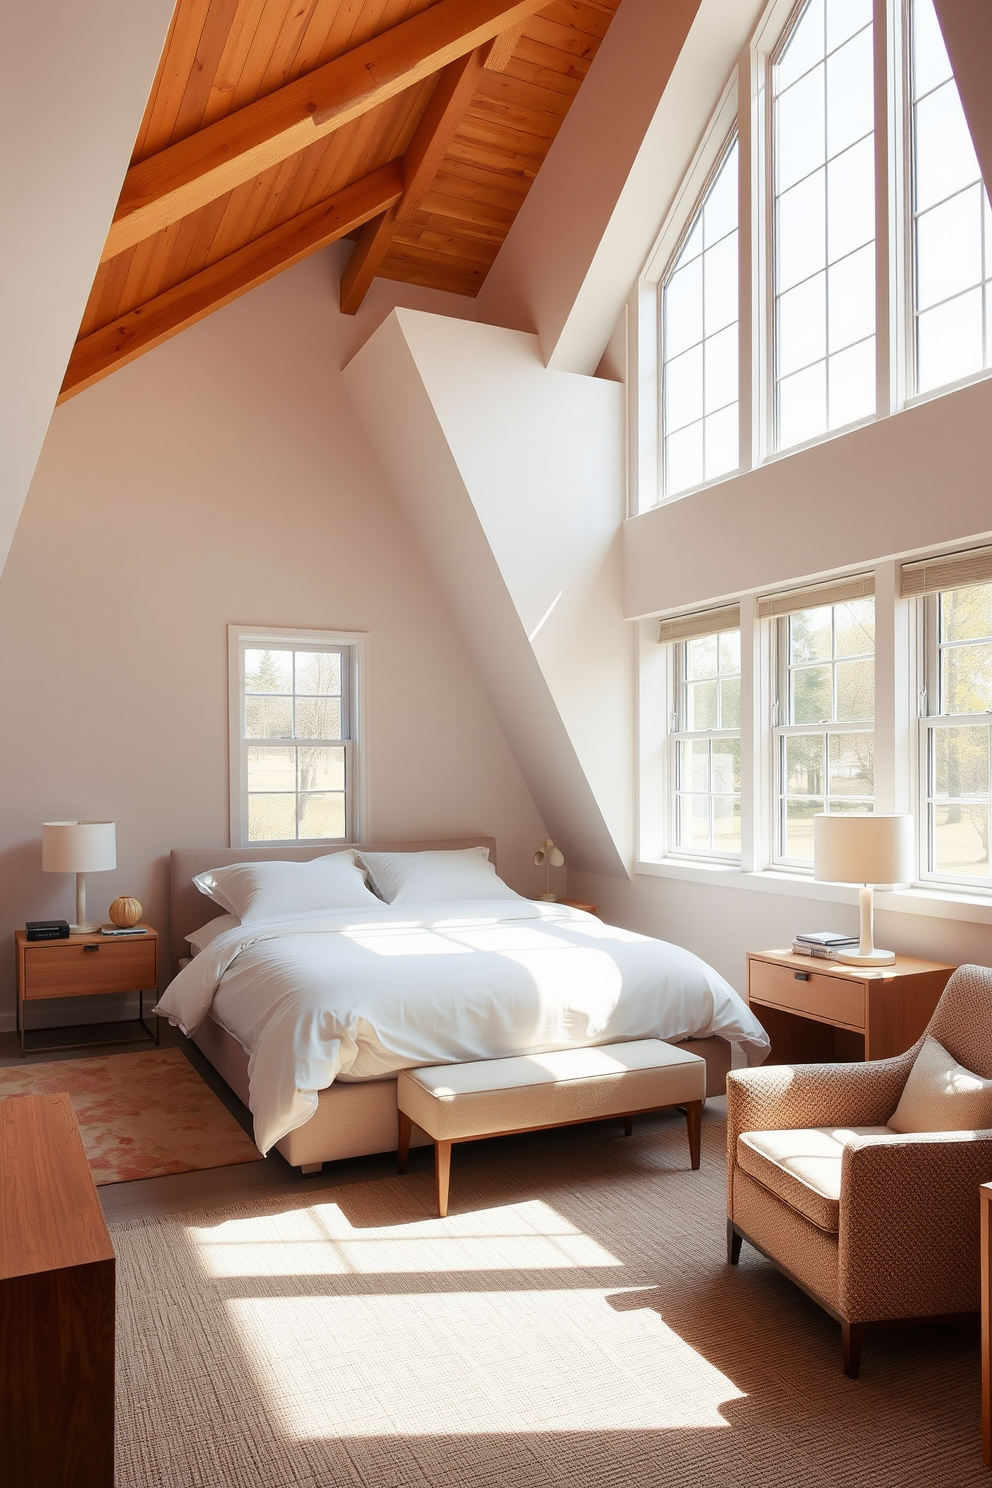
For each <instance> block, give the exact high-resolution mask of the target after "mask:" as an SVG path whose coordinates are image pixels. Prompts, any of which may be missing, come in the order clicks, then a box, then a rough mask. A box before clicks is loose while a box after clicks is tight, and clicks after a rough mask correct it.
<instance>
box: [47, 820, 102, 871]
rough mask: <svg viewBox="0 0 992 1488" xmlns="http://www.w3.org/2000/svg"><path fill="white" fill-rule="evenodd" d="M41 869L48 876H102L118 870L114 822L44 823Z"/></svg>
mask: <svg viewBox="0 0 992 1488" xmlns="http://www.w3.org/2000/svg"><path fill="white" fill-rule="evenodd" d="M41 866H42V868H43V869H44V870H45V872H46V873H101V872H104V871H105V870H106V869H108V868H116V867H117V829H116V826H115V824H114V822H101V821H100V822H80V821H72V822H43V823H42V826H41Z"/></svg>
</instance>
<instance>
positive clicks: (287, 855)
mask: <svg viewBox="0 0 992 1488" xmlns="http://www.w3.org/2000/svg"><path fill="white" fill-rule="evenodd" d="M473 848H474V849H479V848H482V849H485V850H486V851H487V852H488V855H489V858H490V859H491V860H492V862H493V863H494V864H495V858H496V844H495V841H494V839H492V838H488V837H473V838H467V839H456V840H444V841H434V842H418V843H378V844H375V845H374V846H372V847H366V848H362V847H358V848H356V849H355V851H357V852H362V851H365V852H375V853H414V852H427V851H438V850H442V851H454V852H459V851H464V850H465V849H473ZM331 851H333V849H331ZM327 853H328V847H327V846H326V844H324V845H315V846H313V847H292V848H263V847H259V848H177V849H174V850H173V852H172V854H171V909H172V930H171V952H172V964H173V967H174V968H178V967H181V966H182V967H186V968H187V969H185V970H184V971H183V973H182V975H181V976H180V977H179V978H178V981H174V982H173V984H172V985H171V986H170V988H169V989H168V990H167V992H166V993H165V994H164V995H163V999H162V1001H161V1002H160V1004H159V1007H160V1009H161V1011H162V1014H163V1015H164V1016H168V1017H170V1018H171V1019H172V1020H173V1021H176V1022H178V1023H179V1025H180V1027H183V1028H184V1029H185V1028H186V1027H187V1026H189V1033H190V1036H191V1037H192V1039H193V1041H194V1042H195V1044H196V1045H197V1047H198V1048H199V1049H200V1051H201V1052H202V1053H203V1055H204V1056H205V1057H206V1058H207V1059H208V1060H209V1061H210V1063H211V1064H212V1065H213V1067H214V1068H215V1069H216V1070H217V1072H218V1073H219V1074H220V1075H221V1076H222V1078H223V1079H224V1080H225V1081H226V1082H227V1084H228V1085H229V1086H230V1087H231V1089H232V1090H233V1091H234V1092H235V1094H236V1095H237V1096H238V1098H239V1099H240V1100H241V1101H243V1102H244V1104H245V1105H246V1106H248V1107H249V1109H252V1110H253V1112H254V1113H255V1118H256V1134H258V1126H259V1119H260V1117H259V1111H258V1109H257V1108H258V1106H259V1098H258V1090H259V1078H260V1077H259V1075H258V1057H259V1056H258V1054H257V1044H258V1039H257V1038H256V1036H255V1035H254V1034H252V1033H249V1031H248V1026H247V1023H246V1022H244V1021H243V1025H239V1024H238V1021H237V1016H232V1015H231V999H230V996H229V995H228V1002H227V1007H226V1008H225V1009H223V1016H221V1015H218V1013H217V1010H216V1008H215V1005H214V1002H213V1000H212V999H211V998H210V997H209V996H208V993H209V986H210V985H211V983H212V978H213V977H214V975H217V977H218V982H217V989H216V990H217V1003H218V1004H221V1003H222V997H221V992H222V988H224V987H225V985H226V983H225V978H226V979H227V983H230V982H231V980H232V978H233V979H234V980H235V981H236V979H237V975H238V971H237V968H238V966H239V965H240V966H242V967H244V966H246V965H248V964H249V963H250V962H251V960H252V957H253V956H255V957H256V958H257V959H259V960H260V961H261V962H262V963H266V964H268V965H269V966H274V965H275V962H276V960H277V959H278V957H279V956H282V957H283V958H284V959H285V956H286V954H287V951H288V948H289V947H291V946H292V947H293V948H294V949H296V948H297V947H303V948H304V949H305V951H306V952H307V953H308V954H309V955H310V956H311V957H312V956H313V955H316V954H318V949H319V954H320V955H321V956H323V955H324V954H325V951H324V949H323V947H324V945H325V943H326V946H327V952H326V953H327V954H330V953H331V952H332V951H333V952H335V954H337V953H338V950H339V942H340V941H341V931H342V930H343V929H345V928H346V927H345V926H344V925H343V923H339V922H338V921H337V920H335V919H334V918H333V917H331V918H328V919H326V920H325V919H323V918H321V917H314V923H312V924H311V923H308V924H307V925H306V927H305V929H306V930H307V931H308V932H312V933H309V934H308V935H307V936H304V935H303V934H302V933H297V930H298V929H299V928H300V927H297V926H294V925H286V924H283V925H281V926H280V925H275V924H274V922H266V927H265V933H264V934H263V933H262V931H261V927H259V933H258V935H257V936H256V937H255V940H256V942H257V943H256V944H253V945H252V947H251V948H250V950H249V949H244V950H242V949H241V948H240V945H239V946H235V945H234V942H235V941H236V940H238V935H237V934H236V933H235V932H229V933H228V934H225V935H221V936H219V937H218V938H217V940H216V941H214V942H213V944H212V945H211V946H210V947H209V956H212V957H214V960H215V965H216V967H217V968H224V967H227V970H226V971H225V970H223V969H221V970H219V971H218V972H216V973H215V972H214V971H210V972H209V975H208V968H207V967H206V965H205V964H204V963H205V962H206V961H207V959H208V954H207V953H203V952H201V956H200V957H198V958H197V964H196V965H195V966H193V967H192V968H189V966H188V955H189V946H188V944H187V937H188V936H190V935H191V934H193V933H194V932H195V931H196V930H198V929H199V928H200V927H202V926H204V925H205V924H206V923H207V922H208V921H211V920H212V919H213V918H214V917H216V916H220V915H222V914H223V913H224V910H223V908H222V906H221V905H219V904H216V903H214V902H212V900H210V899H208V898H205V897H204V895H203V894H202V893H201V892H199V891H198V890H197V888H196V887H195V885H194V883H193V879H194V877H195V876H196V875H198V874H201V873H203V872H204V871H206V870H208V869H212V868H224V867H226V866H228V865H232V864H236V863H252V862H273V861H288V862H297V863H309V862H312V861H313V860H314V859H316V858H323V857H325V856H326V855H327ZM307 871H308V872H309V871H310V870H307ZM412 908H413V907H411V908H410V909H407V910H406V912H405V914H401V913H400V911H398V910H397V909H396V908H395V907H391V906H388V905H380V906H378V910H381V911H382V913H381V914H379V913H378V912H373V913H372V914H371V919H373V920H376V921H379V920H381V921H384V922H385V923H386V927H387V928H389V929H393V930H394V929H395V926H394V924H393V922H395V921H397V920H398V919H402V920H403V921H404V923H405V922H406V921H407V920H408V919H409V918H410V915H411V913H412ZM486 908H487V910H488V911H490V918H489V919H487V921H486V925H487V927H490V928H489V933H490V934H492V933H494V932H493V931H492V928H491V926H492V923H493V922H494V920H495V918H496V916H497V915H498V916H499V917H500V921H499V923H500V926H502V923H503V921H502V916H504V915H505V916H506V917H507V918H508V920H509V921H510V922H511V926H512V928H514V931H515V933H516V934H517V935H518V936H525V937H526V936H530V937H531V938H533V936H534V935H535V934H536V935H540V936H543V937H544V938H545V939H547V938H548V936H549V935H553V936H556V937H557V938H558V939H560V940H562V941H568V942H575V941H576V940H578V941H579V942H580V943H584V942H583V937H585V941H589V938H590V937H599V940H600V942H602V940H603V937H604V936H607V937H608V935H612V934H614V932H613V931H611V930H608V929H607V927H603V926H602V925H601V924H600V922H599V921H595V920H592V917H590V916H588V915H584V914H582V912H581V911H574V910H564V909H563V908H562V907H560V906H553V907H549V906H546V905H544V906H542V905H541V904H540V903H537V902H533V901H526V900H521V901H519V902H518V905H514V904H512V903H510V904H508V905H504V906H502V907H500V906H496V907H493V906H486ZM438 912H439V911H437V910H436V909H435V910H432V911H431V913H432V914H434V915H435V921H432V922H431V924H432V925H433V924H434V923H435V922H436V916H437V913H438ZM424 913H425V914H426V913H427V911H426V910H425V911H424ZM353 918H354V917H353ZM525 919H526V920H527V923H526V924H524V923H523V921H524V920H525ZM581 921H585V922H590V921H591V923H586V924H585V925H582V924H581V923H580V922H581ZM418 928H421V929H422V927H418ZM347 929H348V930H351V929H352V927H351V926H348V927H347ZM376 930H377V931H378V932H379V933H380V934H384V933H386V929H385V928H384V929H382V930H380V928H379V926H378V924H377V925H376ZM291 932H292V933H291ZM424 933H427V934H430V933H433V932H432V931H431V930H430V928H428V930H427V931H426V932H424ZM615 934H616V935H618V936H623V937H624V938H625V939H626V940H628V941H637V942H647V943H648V944H649V945H650V946H652V947H654V946H661V944H662V943H661V942H650V941H648V938H647V937H637V936H632V935H630V934H629V933H628V932H620V931H617V932H615ZM280 936H285V937H287V938H285V939H279V938H278V937H280ZM464 938H465V937H464V936H463V937H462V939H463V940H464ZM353 939H354V936H352V937H351V940H353ZM262 941H264V942H265V944H264V945H263V944H262ZM350 944H351V942H350V941H349V943H348V945H349V949H350ZM228 945H229V949H228V950H227V952H226V953H225V952H224V947H225V946H228ZM473 945H474V943H473ZM218 948H219V949H218ZM607 949H609V948H607ZM668 949H669V950H670V951H671V952H672V954H674V955H678V956H681V957H683V958H686V957H689V953H687V952H681V951H679V950H678V948H675V947H671V948H668ZM602 954H603V947H602V945H601V944H597V945H596V946H595V947H594V948H593V949H592V950H590V952H589V955H594V956H601V955H602ZM239 956H240V961H239V960H238V959H237V958H238V957H239ZM468 959H469V960H471V957H469V958H468ZM420 960H421V961H423V958H420ZM491 960H492V957H491V956H490V961H491ZM689 960H691V961H695V960H696V958H693V957H689ZM433 964H434V965H435V966H437V967H439V968H440V969H441V971H442V972H444V973H447V974H448V975H449V977H450V974H451V967H452V966H453V964H454V963H453V962H451V961H450V960H449V959H447V958H445V959H443V960H442V961H436V962H435V963H433ZM466 964H467V963H466V961H465V960H464V959H461V960H459V961H458V966H457V969H458V972H459V974H460V975H461V974H462V968H463V967H464V966H465V965H466ZM411 965H412V963H411ZM479 965H480V966H481V965H482V962H481V961H480V962H479ZM698 965H699V966H700V967H704V963H698ZM393 967H395V973H394V971H393ZM704 969H705V972H706V973H707V974H708V985H709V991H708V992H707V993H706V995H707V996H709V997H710V1002H711V1003H712V1000H713V991H714V989H715V990H716V991H717V992H718V995H719V999H720V1001H721V1006H723V1008H724V1012H723V1023H724V1024H725V1025H727V1027H729V1029H730V1030H731V1033H732V1035H734V1036H735V1037H736V1041H737V1042H743V1044H744V1045H745V1046H746V1048H747V1058H748V1062H750V1063H758V1062H760V1060H761V1058H763V1057H764V1053H765V1052H767V1039H766V1038H765V1036H764V1033H763V1030H761V1028H760V1025H759V1024H757V1023H756V1021H755V1020H754V1019H753V1016H752V1015H751V1014H750V1013H749V1012H748V1010H747V1009H746V1007H745V1006H744V1004H743V1003H742V1002H741V1001H740V999H739V998H738V997H737V994H736V993H734V992H733V991H732V989H730V988H729V987H728V986H727V984H726V983H725V982H723V979H722V978H719V977H718V976H717V974H716V973H715V972H713V971H712V969H711V968H708V967H705V968H704ZM413 970H414V971H415V972H417V973H420V974H421V977H422V973H423V970H424V968H423V966H422V965H417V966H416V967H414V968H413ZM201 972H202V973H203V974H202V975H199V981H200V982H201V983H202V986H203V988H204V989H206V991H204V992H203V994H202V996H203V1007H202V1010H201V1011H200V1013H199V1014H198V1015H197V1016H196V1017H189V1016H188V1015H187V1016H186V1017H184V1016H183V1011H182V1010H183V1001H182V994H183V993H185V996H186V1005H187V1006H189V1005H191V1004H190V997H191V995H192V994H191V993H190V990H189V988H190V986H191V985H192V983H193V982H194V981H196V980H197V975H198V974H199V973H201ZM267 974H269V973H267V972H266V971H265V967H264V965H263V966H262V968H261V969H259V968H256V970H255V977H254V981H253V982H252V983H251V988H252V995H253V996H257V995H261V994H259V991H258V989H259V986H260V984H264V978H265V976H266V975H267ZM394 974H395V976H397V977H399V976H401V975H409V974H411V972H410V967H409V966H407V965H405V963H404V958H403V956H399V957H396V958H394V961H393V963H392V966H391V969H390V975H394ZM271 975H272V976H273V978H275V975H276V972H275V971H274V970H273V971H272V972H271ZM714 979H715V980H714ZM718 984H719V985H718ZM246 985H247V984H246ZM273 986H275V981H273ZM173 989H177V990H176V991H175V992H174V990H173ZM722 989H725V993H724V991H723V990H722ZM704 990H705V989H704ZM728 995H729V998H730V999H733V1006H730V1005H729V1004H728V1003H727V996H728ZM193 1000H194V1001H195V997H194V998H193ZM245 1006H247V1003H246V1004H245ZM728 1009H729V1011H728ZM244 1018H247V1014H245V1015H243V1019H244ZM197 1019H198V1021H197ZM683 1021H684V1018H683ZM194 1023H195V1026H192V1025H193V1024H194ZM690 1023H691V1019H690ZM697 1031H698V1030H697ZM604 1032H605V1036H604V1037H602V1038H589V1037H588V1036H586V1037H584V1038H583V1039H580V1040H579V1041H581V1042H585V1043H589V1042H603V1043H608V1042H616V1041H617V1039H618V1037H620V1036H621V1032H618V1031H617V1030H616V1029H615V1028H612V1027H611V1028H606V1029H605V1030H604ZM635 1036H642V1037H646V1036H658V1035H657V1033H656V1032H655V1031H654V1030H648V1029H645V1030H644V1032H642V1033H640V1034H639V1035H635ZM269 1037H270V1041H271V1037H272V1035H271V1034H270V1035H269ZM670 1041H671V1042H673V1043H676V1044H678V1045H679V1046H681V1047H683V1048H686V1049H689V1050H691V1051H692V1052H694V1053H698V1054H700V1055H701V1056H702V1057H703V1058H704V1059H705V1060H706V1068H707V1082H706V1089H707V1094H709V1095H715V1094H723V1092H724V1089H725V1082H726V1075H727V1071H728V1069H729V1068H730V1065H731V1057H732V1043H731V1042H730V1041H728V1038H725V1037H721V1036H718V1035H712V1036H706V1037H679V1038H672V1039H671V1040H670ZM552 1042H556V1041H554V1040H548V1039H546V1040H545V1042H544V1044H543V1046H542V1047H544V1048H547V1047H550V1044H551V1043H552ZM568 1042H569V1040H568V1039H567V1038H566V1039H562V1040H561V1042H560V1043H557V1042H556V1046H560V1047H564V1046H567V1044H568ZM253 1043H255V1044H256V1055H255V1063H254V1065H253V1070H254V1078H255V1085H256V1088H255V1100H254V1101H253V1099H252V1091H250V1089H249V1064H250V1062H251V1061H252V1055H251V1053H250V1047H251V1046H252V1044H253ZM505 1052H506V1050H505V1048H502V1047H501V1048H494V1049H493V1050H492V1051H491V1053H490V1051H486V1053H485V1055H484V1057H498V1056H499V1055H500V1054H503V1053H505ZM443 1057H457V1056H452V1055H450V1054H449V1055H446V1056H441V1057H438V1058H433V1057H431V1058H424V1057H421V1058H420V1060H419V1062H420V1063H425V1062H438V1063H440V1062H442V1058H443ZM462 1057H466V1056H462ZM411 1062H415V1061H414V1060H413V1059H412V1058H407V1059H406V1060H403V1059H400V1060H399V1061H398V1064H397V1065H396V1067H400V1066H402V1065H403V1064H404V1063H405V1064H407V1065H408V1064H410V1063H411ZM360 1064H361V1061H359V1062H358V1064H357V1065H356V1068H359V1066H360ZM332 1078H333V1077H332ZM308 1097H309V1099H310V1101H311V1105H310V1107H309V1108H308V1109H307V1111H306V1113H305V1114H302V1115H300V1114H299V1113H298V1114H297V1115H295V1116H293V1117H292V1118H291V1119H292V1120H293V1121H294V1122H298V1124H295V1125H293V1127H292V1129H290V1130H288V1131H281V1129H280V1128H281V1125H285V1121H283V1122H282V1123H279V1124H277V1125H273V1124H272V1122H271V1120H270V1121H267V1122H265V1121H264V1118H263V1125H264V1147H266V1148H267V1147H269V1146H274V1147H275V1148H276V1150H277V1151H278V1152H280V1153H281V1155H282V1156H283V1157H284V1158H285V1159H286V1161H287V1162H289V1163H291V1164H292V1165H293V1166H296V1167H299V1168H301V1169H302V1170H303V1171H304V1172H315V1171H317V1170H319V1168H320V1166H321V1165H322V1164H323V1163H324V1162H328V1161H334V1160H338V1159H342V1158H348V1157H359V1156H364V1155H368V1154H371V1153H377V1152H384V1151H389V1150H391V1149H394V1148H395V1147H396V1141H397V1111H396V1068H395V1067H394V1068H393V1069H391V1070H389V1071H388V1072H385V1073H379V1074H378V1075H375V1076H373V1077H367V1076H366V1077H362V1076H360V1075H358V1076H353V1075H351V1074H349V1073H347V1072H344V1071H342V1072H341V1073H340V1075H339V1077H338V1078H333V1083H328V1084H327V1086H326V1088H321V1089H318V1090H317V1093H316V1096H315V1097H314V1095H313V1092H312V1091H311V1092H308ZM275 1132H279V1135H278V1136H276V1137H275V1140H271V1137H272V1135H273V1133H275ZM418 1138H419V1140H421V1141H424V1142H426V1141H427V1140H428V1139H427V1138H426V1137H420V1136H419V1134H416V1135H415V1141H416V1140H418ZM262 1145H263V1142H262V1141H260V1146H262Z"/></svg>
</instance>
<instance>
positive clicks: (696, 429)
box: [661, 138, 740, 496]
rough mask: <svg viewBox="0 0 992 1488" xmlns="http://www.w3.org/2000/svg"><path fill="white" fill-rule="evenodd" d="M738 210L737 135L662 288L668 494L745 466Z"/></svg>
mask: <svg viewBox="0 0 992 1488" xmlns="http://www.w3.org/2000/svg"><path fill="white" fill-rule="evenodd" d="M738 215H739V214H738V160H737V140H736V138H735V139H734V140H733V141H732V143H731V144H730V146H729V147H728V149H727V151H726V153H725V155H724V157H723V160H722V162H721V163H720V165H719V167H718V169H717V172H716V174H715V176H714V178H713V180H712V182H711V184H710V186H709V189H708V190H707V192H706V195H705V197H704V198H703V201H702V204H701V206H700V207H699V210H698V211H697V213H696V215H695V217H694V219H693V221H692V224H691V226H690V229H689V233H688V236H687V237H686V239H685V242H684V244H683V245H682V248H681V249H680V250H679V254H678V257H677V258H676V259H675V262H674V264H673V265H672V267H671V269H670V271H669V273H668V275H667V276H666V278H665V281H664V283H663V285H662V293H661V318H662V327H661V346H662V360H661V369H662V378H661V382H662V387H661V396H662V420H661V421H662V439H663V471H662V491H663V494H664V495H665V496H674V495H677V494H678V493H679V492H681V491H687V490H690V489H691V488H692V487H693V486H698V485H701V484H702V483H703V482H704V481H708V480H714V479H716V477H717V476H720V475H726V474H729V473H730V472H732V471H735V470H737V469H739V468H740V420H739V408H738V365H739V357H740V352H739V327H738V279H739V256H738V237H739V231H738Z"/></svg>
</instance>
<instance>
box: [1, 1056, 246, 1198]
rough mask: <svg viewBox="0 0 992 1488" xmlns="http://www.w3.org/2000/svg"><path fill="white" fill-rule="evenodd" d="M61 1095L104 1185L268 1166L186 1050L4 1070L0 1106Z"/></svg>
mask: <svg viewBox="0 0 992 1488" xmlns="http://www.w3.org/2000/svg"><path fill="white" fill-rule="evenodd" d="M61 1090H65V1091H67V1092H68V1094H69V1098H70V1099H71V1101H72V1107H73V1110H74V1111H75V1113H76V1120H77V1121H78V1122H79V1130H80V1132H81V1134H82V1138H83V1145H84V1147H85V1148H86V1155H87V1157H88V1158H89V1160H90V1167H91V1168H92V1169H93V1177H94V1179H95V1180H96V1182H97V1183H98V1184H101V1183H128V1182H130V1181H131V1180H133V1179H135V1178H160V1177H161V1176H162V1175H163V1174H165V1173H189V1172H191V1171H192V1170H193V1169H194V1168H226V1167H229V1166H231V1165H232V1164H234V1163H245V1162H260V1161H261V1153H260V1152H259V1150H258V1148H257V1147H256V1146H255V1144H254V1142H253V1141H252V1140H251V1138H250V1137H249V1136H247V1135H246V1134H245V1132H243V1131H242V1129H241V1127H240V1126H239V1125H238V1123H237V1122H236V1121H235V1119H234V1117H233V1116H232V1115H231V1113H230V1111H228V1110H227V1109H226V1107H225V1106H223V1105H222V1104H221V1102H220V1101H219V1100H218V1099H217V1097H216V1096H215V1095H214V1093H213V1091H212V1090H211V1089H210V1088H209V1086H207V1085H205V1084H204V1082H203V1081H202V1080H201V1079H200V1076H199V1075H198V1074H197V1072H196V1070H195V1069H194V1068H193V1066H192V1065H191V1064H190V1062H189V1060H188V1059H187V1058H186V1056H185V1054H184V1053H183V1052H182V1050H181V1049H149V1050H148V1051H147V1052H146V1051H143V1052H141V1053H139V1054H105V1055H101V1056H100V1057H98V1058H95V1059H65V1060H61V1061H59V1062H58V1063H55V1064H26V1065H15V1066H7V1067H6V1068H3V1069H0V1100H2V1099H4V1098H5V1097H6V1096H9V1095H51V1094H54V1093H55V1092H57V1091H61Z"/></svg>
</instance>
